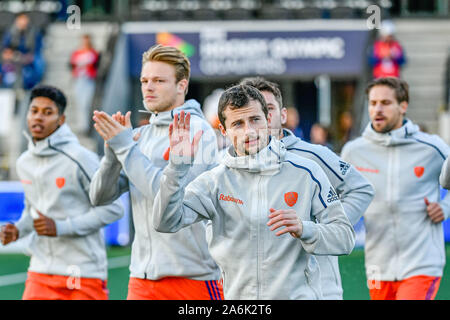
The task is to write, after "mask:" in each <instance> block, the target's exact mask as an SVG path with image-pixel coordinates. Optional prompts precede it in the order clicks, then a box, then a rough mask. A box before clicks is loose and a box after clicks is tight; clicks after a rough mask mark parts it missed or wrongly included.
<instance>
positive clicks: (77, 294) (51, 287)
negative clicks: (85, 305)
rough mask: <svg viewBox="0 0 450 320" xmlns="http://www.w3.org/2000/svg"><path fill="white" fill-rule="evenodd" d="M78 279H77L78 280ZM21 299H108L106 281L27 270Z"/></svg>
mask: <svg viewBox="0 0 450 320" xmlns="http://www.w3.org/2000/svg"><path fill="white" fill-rule="evenodd" d="M78 280H79V281H78ZM22 299H23V300H108V289H107V288H106V281H104V280H101V279H89V278H79V279H72V278H71V277H68V276H58V275H50V274H42V273H35V272H28V277H27V281H26V282H25V291H24V293H23V297H22Z"/></svg>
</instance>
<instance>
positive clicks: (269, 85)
mask: <svg viewBox="0 0 450 320" xmlns="http://www.w3.org/2000/svg"><path fill="white" fill-rule="evenodd" d="M240 84H245V85H248V86H252V87H254V88H256V89H258V90H259V91H267V92H270V93H272V94H273V96H274V97H275V100H276V101H277V102H278V105H279V106H280V110H281V109H282V108H283V98H282V96H281V90H280V87H279V86H278V84H276V83H275V82H271V81H268V80H266V79H264V78H263V77H251V78H244V79H242V80H241V82H240Z"/></svg>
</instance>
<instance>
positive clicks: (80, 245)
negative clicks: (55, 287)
mask: <svg viewBox="0 0 450 320" xmlns="http://www.w3.org/2000/svg"><path fill="white" fill-rule="evenodd" d="M28 138H29V137H28ZM29 140H30V142H29V144H28V150H27V151H25V152H24V153H23V154H22V155H21V156H20V157H19V159H18V160H17V173H18V175H19V177H20V179H21V182H22V184H23V187H24V190H25V209H24V211H23V213H22V216H21V218H20V220H19V221H18V222H17V224H16V227H17V228H18V229H19V237H21V238H22V237H24V236H25V235H27V234H29V233H32V240H31V245H30V250H31V252H32V255H31V260H30V266H29V269H28V270H29V271H32V272H37V273H44V274H51V275H63V276H73V275H77V276H81V277H83V278H97V279H103V280H105V279H106V278H107V259H106V250H105V240H104V235H103V230H101V228H102V227H104V226H106V225H107V224H110V223H112V222H114V221H116V220H118V219H120V218H121V217H122V216H123V207H122V205H121V203H120V200H119V201H115V202H113V203H111V204H108V205H105V206H96V207H94V206H92V205H91V203H90V201H89V184H90V180H91V178H92V176H93V173H94V172H95V170H96V169H97V167H98V165H99V160H98V157H97V155H96V154H94V153H93V152H91V151H89V150H87V149H86V148H84V147H82V146H81V145H80V144H79V142H78V140H77V138H76V136H75V135H74V134H73V133H72V131H71V130H70V129H69V127H68V126H67V125H66V124H64V125H62V126H61V127H60V128H59V129H57V130H56V131H55V132H54V133H53V134H52V135H50V136H49V137H48V138H46V139H44V140H41V141H38V142H36V143H33V142H32V140H31V138H29ZM31 208H34V209H35V210H38V211H40V212H41V213H42V214H43V215H45V216H47V217H49V218H52V219H53V220H54V221H55V224H56V232H57V236H56V237H46V236H39V235H38V234H37V233H36V231H35V230H34V228H33V218H37V217H33V216H32V210H31Z"/></svg>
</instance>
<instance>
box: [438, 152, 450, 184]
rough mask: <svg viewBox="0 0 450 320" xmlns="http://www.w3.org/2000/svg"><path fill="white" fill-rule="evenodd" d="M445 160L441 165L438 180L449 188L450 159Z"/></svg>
mask: <svg viewBox="0 0 450 320" xmlns="http://www.w3.org/2000/svg"><path fill="white" fill-rule="evenodd" d="M448 159H449V157H447V160H445V162H444V164H443V165H442V171H441V176H440V177H439V182H440V183H441V185H442V186H443V187H444V188H445V189H450V160H448Z"/></svg>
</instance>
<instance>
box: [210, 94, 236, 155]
mask: <svg viewBox="0 0 450 320" xmlns="http://www.w3.org/2000/svg"><path fill="white" fill-rule="evenodd" d="M224 91H225V90H223V89H214V91H213V92H211V94H210V95H209V96H207V97H206V98H205V101H204V102H203V113H204V115H205V118H206V119H207V120H208V122H209V124H210V125H211V127H213V129H214V132H215V133H216V137H217V147H218V149H219V150H222V149H225V148H226V147H228V146H229V145H230V141H229V140H228V139H227V137H224V136H223V135H222V133H220V130H219V124H220V120H219V116H218V115H217V107H218V105H219V100H220V96H221V95H222V93H223V92H224Z"/></svg>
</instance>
